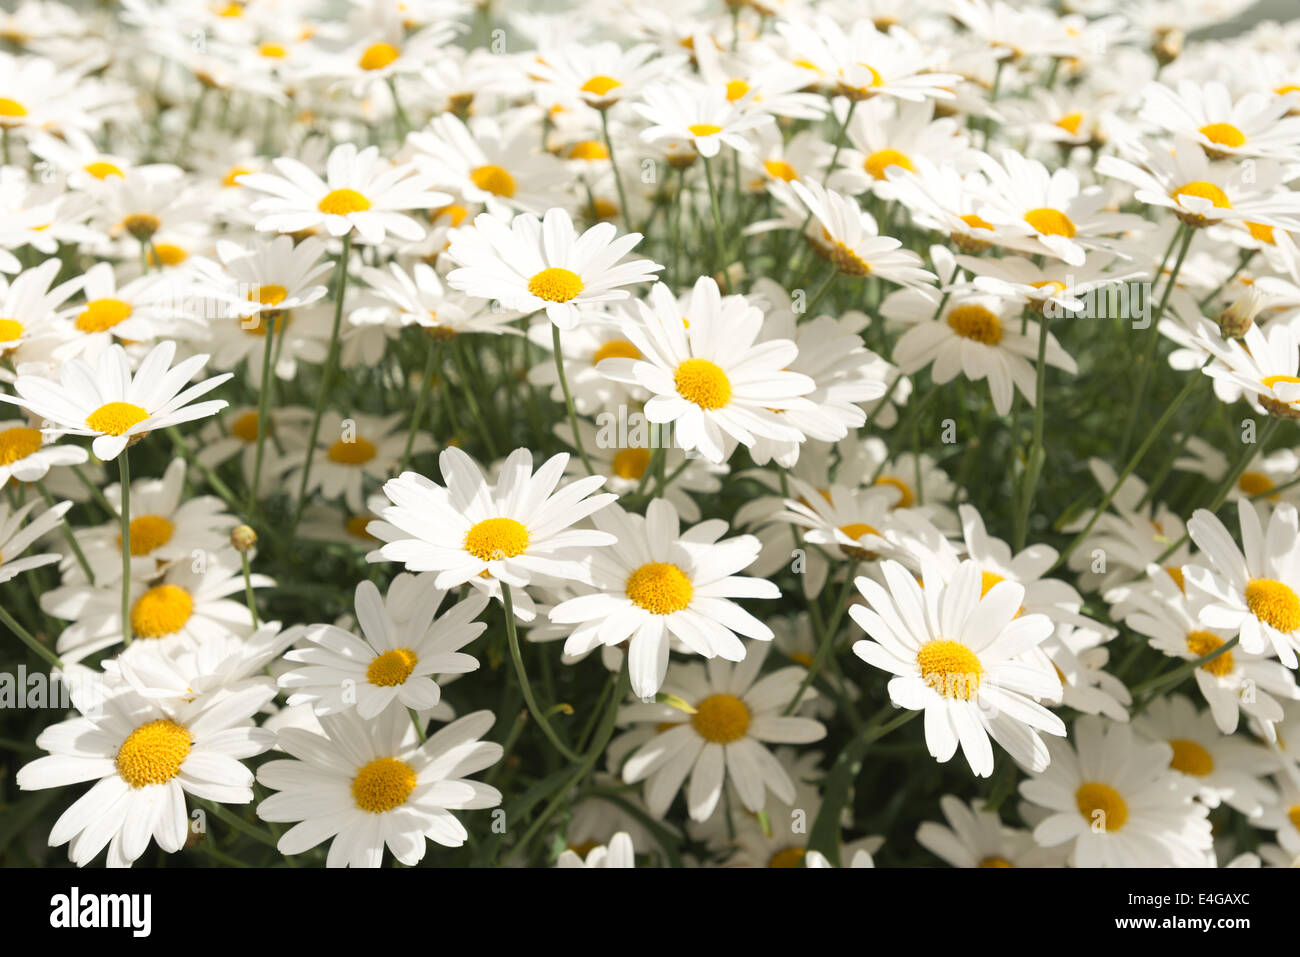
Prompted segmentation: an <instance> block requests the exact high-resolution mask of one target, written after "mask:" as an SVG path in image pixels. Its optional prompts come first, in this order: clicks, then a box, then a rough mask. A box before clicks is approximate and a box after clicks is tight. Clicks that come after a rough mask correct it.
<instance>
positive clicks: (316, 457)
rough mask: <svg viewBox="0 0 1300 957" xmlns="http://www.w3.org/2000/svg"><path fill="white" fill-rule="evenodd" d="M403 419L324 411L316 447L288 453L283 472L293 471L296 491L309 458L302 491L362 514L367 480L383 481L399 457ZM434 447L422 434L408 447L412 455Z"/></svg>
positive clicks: (404, 416) (400, 415)
mask: <svg viewBox="0 0 1300 957" xmlns="http://www.w3.org/2000/svg"><path fill="white" fill-rule="evenodd" d="M406 419H407V414H406V413H405V412H397V413H394V414H393V415H389V416H384V417H382V418H381V417H379V416H376V415H363V414H361V413H360V412H354V413H349V414H348V416H346V417H344V416H342V415H340V414H339V413H337V412H326V413H325V414H324V416H322V417H321V426H320V436H319V438H318V441H317V447H316V449H315V450H314V451H312V450H306V449H303V450H301V451H298V452H294V453H291V454H289V455H286V456H285V458H284V460H283V464H284V466H285V467H286V469H292V470H293V476H294V477H293V478H291V479H289V484H290V487H291V488H293V489H294V490H295V491H296V490H297V488H298V485H299V481H298V480H299V479H300V478H301V476H302V468H303V467H304V463H305V462H306V460H307V459H308V458H309V457H313V461H314V463H315V467H314V468H313V469H312V472H311V476H310V478H309V479H308V484H307V488H306V489H304V492H305V493H306V494H308V495H310V494H311V493H312V492H314V491H316V490H317V489H319V490H320V493H321V494H322V495H323V496H325V498H329V499H335V498H339V497H340V496H341V497H342V498H343V500H344V501H345V502H346V503H347V506H348V508H350V509H352V510H353V511H354V512H360V511H361V510H362V509H363V508H365V502H364V496H363V491H364V487H365V485H366V484H367V483H366V480H367V479H372V480H374V481H375V482H377V483H382V482H383V481H384V480H385V479H387V478H388V476H389V474H390V473H391V472H392V471H393V470H394V469H395V468H396V466H397V464H398V463H399V462H400V461H401V459H402V453H403V452H404V450H405V448H406V439H407V425H406ZM335 436H337V438H335ZM432 449H433V440H432V439H431V438H429V436H428V435H424V434H419V435H417V436H416V437H415V441H414V442H413V443H412V445H411V452H412V454H416V455H418V454H419V453H421V452H428V451H431V450H432Z"/></svg>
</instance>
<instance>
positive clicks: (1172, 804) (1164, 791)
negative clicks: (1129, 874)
mask: <svg viewBox="0 0 1300 957" xmlns="http://www.w3.org/2000/svg"><path fill="white" fill-rule="evenodd" d="M1074 741H1075V747H1071V746H1070V744H1068V743H1067V742H1065V741H1050V742H1049V743H1048V748H1049V749H1050V750H1051V754H1052V760H1051V764H1050V765H1049V766H1048V768H1047V769H1046V770H1045V771H1043V772H1041V773H1038V774H1037V775H1036V776H1035V777H1033V778H1031V779H1030V780H1027V781H1022V782H1020V794H1021V795H1022V796H1023V797H1024V798H1025V800H1026V801H1029V802H1030V803H1031V804H1034V805H1037V806H1039V807H1042V808H1045V809H1046V810H1048V811H1050V812H1051V813H1050V814H1049V816H1048V817H1046V818H1045V819H1044V820H1042V821H1041V822H1040V823H1039V824H1038V826H1037V827H1035V828H1034V840H1036V841H1037V842H1038V843H1039V844H1040V845H1042V846H1043V847H1049V848H1050V847H1057V846H1059V845H1068V846H1069V864H1070V865H1071V866H1073V867H1204V866H1206V861H1207V855H1209V854H1210V853H1211V851H1212V848H1213V837H1212V835H1211V833H1210V822H1209V819H1208V818H1207V814H1208V809H1207V808H1206V807H1205V805H1204V804H1201V803H1200V802H1199V801H1197V800H1196V799H1195V798H1196V793H1197V787H1196V784H1195V783H1194V782H1193V781H1191V780H1189V779H1188V778H1187V777H1186V776H1184V775H1180V774H1175V773H1174V772H1173V771H1171V770H1170V768H1169V762H1170V761H1171V760H1172V758H1173V749H1172V748H1171V747H1170V746H1169V745H1167V744H1165V743H1163V742H1151V743H1146V742H1143V741H1141V740H1139V739H1138V738H1137V737H1136V736H1135V735H1134V733H1133V730H1132V729H1131V728H1130V727H1129V726H1128V725H1127V724H1119V723H1117V722H1107V721H1103V720H1102V719H1101V718H1095V717H1092V716H1085V717H1082V718H1080V719H1079V720H1078V721H1076V722H1075V725H1074ZM1076 748H1077V750H1076Z"/></svg>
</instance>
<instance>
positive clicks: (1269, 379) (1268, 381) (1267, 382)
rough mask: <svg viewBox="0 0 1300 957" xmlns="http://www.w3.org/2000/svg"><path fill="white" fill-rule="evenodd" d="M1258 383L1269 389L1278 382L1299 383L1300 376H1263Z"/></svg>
mask: <svg viewBox="0 0 1300 957" xmlns="http://www.w3.org/2000/svg"><path fill="white" fill-rule="evenodd" d="M1259 381H1260V384H1261V385H1264V386H1265V387H1267V388H1269V389H1271V388H1273V386H1275V385H1277V384H1278V383H1279V382H1291V383H1297V382H1300V376H1293V375H1270V376H1265V377H1264V378H1262V379H1260V380H1259Z"/></svg>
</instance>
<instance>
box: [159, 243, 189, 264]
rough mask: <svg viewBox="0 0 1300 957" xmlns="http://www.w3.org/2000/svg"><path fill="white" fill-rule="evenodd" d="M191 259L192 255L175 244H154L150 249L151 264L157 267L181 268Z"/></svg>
mask: <svg viewBox="0 0 1300 957" xmlns="http://www.w3.org/2000/svg"><path fill="white" fill-rule="evenodd" d="M189 258H190V254H189V253H188V252H186V251H185V250H184V249H182V248H181V247H180V246H177V245H175V244H174V243H153V244H152V245H150V247H149V264H150V265H151V266H156V265H158V264H159V263H162V264H163V265H164V266H179V265H180V264H181V263H183V262H185V260H187V259H189Z"/></svg>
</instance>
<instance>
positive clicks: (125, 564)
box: [117, 449, 131, 645]
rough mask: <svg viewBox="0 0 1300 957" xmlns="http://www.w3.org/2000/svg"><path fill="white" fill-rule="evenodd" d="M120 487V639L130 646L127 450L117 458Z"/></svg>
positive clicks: (129, 497)
mask: <svg viewBox="0 0 1300 957" xmlns="http://www.w3.org/2000/svg"><path fill="white" fill-rule="evenodd" d="M117 468H118V475H119V476H120V481H121V485H122V507H121V509H119V511H120V512H121V520H122V639H123V641H124V642H125V643H126V644H128V645H129V644H131V463H130V456H129V454H128V451H127V449H123V450H122V451H121V452H120V453H119V454H118V456H117Z"/></svg>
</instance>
